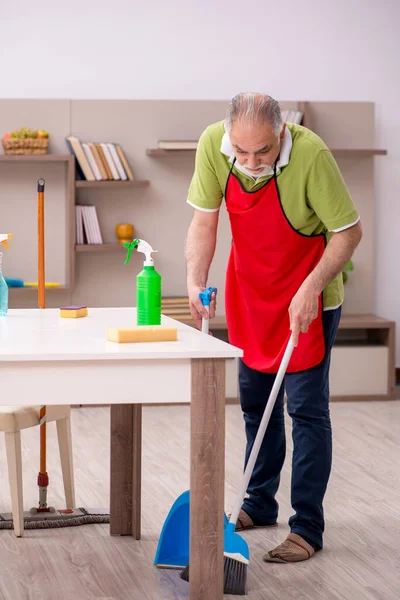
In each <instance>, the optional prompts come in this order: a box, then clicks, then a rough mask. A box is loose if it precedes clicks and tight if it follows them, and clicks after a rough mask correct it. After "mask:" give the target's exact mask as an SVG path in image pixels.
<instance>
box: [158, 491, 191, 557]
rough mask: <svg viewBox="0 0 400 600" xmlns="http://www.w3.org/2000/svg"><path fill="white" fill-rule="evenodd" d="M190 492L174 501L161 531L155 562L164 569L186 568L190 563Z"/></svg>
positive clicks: (184, 493)
mask: <svg viewBox="0 0 400 600" xmlns="http://www.w3.org/2000/svg"><path fill="white" fill-rule="evenodd" d="M189 523H190V492H189V490H188V491H186V492H183V494H181V495H180V496H179V497H178V498H177V499H176V500H175V502H174V503H173V505H172V507H171V509H170V511H169V513H168V516H167V518H166V519H165V521H164V525H163V528H162V531H161V535H160V539H159V541H158V546H157V551H156V555H155V557H154V564H155V566H156V567H159V568H162V569H184V568H185V567H186V566H187V565H188V564H189Z"/></svg>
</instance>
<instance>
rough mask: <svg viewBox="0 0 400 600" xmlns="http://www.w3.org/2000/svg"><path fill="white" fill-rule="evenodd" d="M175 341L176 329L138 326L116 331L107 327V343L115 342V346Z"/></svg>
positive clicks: (160, 326) (114, 328)
mask: <svg viewBox="0 0 400 600" xmlns="http://www.w3.org/2000/svg"><path fill="white" fill-rule="evenodd" d="M177 339H178V330H177V328H176V327H163V326H162V325H155V326H153V327H149V326H146V325H139V326H138V327H129V328H126V329H118V328H117V327H109V328H108V329H107V340H108V341H109V342H116V343H117V344H126V343H132V342H175V341H176V340H177Z"/></svg>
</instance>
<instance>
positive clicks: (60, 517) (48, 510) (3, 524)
mask: <svg viewBox="0 0 400 600" xmlns="http://www.w3.org/2000/svg"><path fill="white" fill-rule="evenodd" d="M37 183H38V187H37V192H38V305H39V308H42V309H44V308H45V306H46V302H45V274H44V264H45V261H44V186H45V181H44V179H39V180H38V182H37ZM39 419H40V469H39V474H38V479H37V483H38V487H39V505H38V506H37V507H34V508H31V510H30V511H29V512H25V513H24V529H48V528H57V527H73V526H77V525H86V524H93V523H109V522H110V515H109V514H107V511H106V510H96V509H85V508H76V509H65V510H56V509H55V508H54V507H52V506H48V505H47V488H48V486H49V475H48V473H47V468H46V454H47V449H46V441H47V440H46V406H41V407H40V413H39ZM13 528H14V524H13V519H12V514H11V513H6V514H2V515H1V514H0V529H13Z"/></svg>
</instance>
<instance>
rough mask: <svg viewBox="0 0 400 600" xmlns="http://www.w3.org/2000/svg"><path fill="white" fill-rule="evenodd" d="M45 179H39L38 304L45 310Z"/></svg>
mask: <svg viewBox="0 0 400 600" xmlns="http://www.w3.org/2000/svg"><path fill="white" fill-rule="evenodd" d="M44 183H45V182H44V179H38V182H37V192H38V304H39V308H45V304H46V303H45V285H44Z"/></svg>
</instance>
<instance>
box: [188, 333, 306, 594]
mask: <svg viewBox="0 0 400 600" xmlns="http://www.w3.org/2000/svg"><path fill="white" fill-rule="evenodd" d="M293 349H294V346H293V339H292V336H290V339H289V342H288V344H287V346H286V350H285V353H284V355H283V358H282V361H281V364H280V366H279V370H278V373H277V375H276V377H275V381H274V385H273V386H272V390H271V393H270V395H269V398H268V402H267V405H266V407H265V410H264V414H263V417H262V419H261V423H260V425H259V428H258V431H257V436H256V439H255V440H254V443H253V447H252V449H251V453H250V456H249V459H248V461H247V465H246V469H245V472H244V475H243V479H242V485H241V488H240V491H239V493H238V495H237V499H236V503H235V505H234V508H233V510H232V514H231V516H230V519H229V522H227V519H226V521H225V530H224V593H225V594H234V595H237V596H244V595H245V594H246V579H247V565H248V564H249V558H250V557H249V547H248V545H247V542H246V541H245V540H244V539H243V538H242V537H241V536H240V535H238V534H237V533H235V529H236V522H237V519H238V516H239V512H240V509H241V507H242V504H243V499H244V497H245V494H246V491H247V487H248V485H249V481H250V477H251V474H252V472H253V469H254V466H255V464H256V460H257V457H258V454H259V452H260V448H261V444H262V442H263V439H264V436H265V432H266V430H267V427H268V423H269V420H270V418H271V414H272V411H273V408H274V406H275V402H276V399H277V397H278V393H279V390H280V388H281V385H282V381H283V378H284V376H285V373H286V369H287V366H288V363H289V361H290V358H291V356H292V352H293ZM180 577H181V579H183V580H184V581H189V566H187V567H186V568H185V569H184V570H183V571H182V573H181V575H180Z"/></svg>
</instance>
